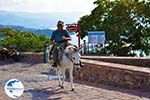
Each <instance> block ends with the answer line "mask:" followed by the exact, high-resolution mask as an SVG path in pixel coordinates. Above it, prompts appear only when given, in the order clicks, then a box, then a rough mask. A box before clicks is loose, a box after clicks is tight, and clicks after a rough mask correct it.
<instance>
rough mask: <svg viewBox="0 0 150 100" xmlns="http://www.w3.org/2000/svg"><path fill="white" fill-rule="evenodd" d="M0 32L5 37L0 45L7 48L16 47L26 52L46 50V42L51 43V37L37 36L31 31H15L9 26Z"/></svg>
mask: <svg viewBox="0 0 150 100" xmlns="http://www.w3.org/2000/svg"><path fill="white" fill-rule="evenodd" d="M0 34H3V35H4V36H5V38H4V39H3V40H1V41H0V45H2V46H3V47H7V48H10V49H11V48H16V49H17V50H19V51H25V52H40V51H44V49H45V44H49V39H48V38H47V37H46V36H45V35H39V36H36V35H35V34H34V33H31V32H22V31H14V30H12V29H9V28H4V29H0Z"/></svg>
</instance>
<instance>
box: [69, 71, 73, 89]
mask: <svg viewBox="0 0 150 100" xmlns="http://www.w3.org/2000/svg"><path fill="white" fill-rule="evenodd" d="M69 75H70V83H71V89H72V91H74V85H73V68H70V69H69Z"/></svg>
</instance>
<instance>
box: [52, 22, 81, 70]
mask: <svg viewBox="0 0 150 100" xmlns="http://www.w3.org/2000/svg"><path fill="white" fill-rule="evenodd" d="M63 27H64V22H63V21H58V22H57V30H55V31H54V32H53V33H52V36H51V41H52V43H53V47H52V49H51V50H50V59H51V55H53V64H52V67H57V64H59V59H58V58H59V57H58V56H60V55H59V54H58V52H59V51H58V50H60V49H61V51H63V50H64V49H65V48H66V47H67V46H68V45H72V44H70V43H68V41H70V40H71V37H70V36H69V34H68V32H67V31H66V30H64V29H63ZM80 66H81V67H83V65H82V64H81V61H80Z"/></svg>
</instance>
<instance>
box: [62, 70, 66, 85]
mask: <svg viewBox="0 0 150 100" xmlns="http://www.w3.org/2000/svg"><path fill="white" fill-rule="evenodd" d="M62 76H63V77H62V87H61V88H64V81H65V79H66V76H65V69H64V70H63V72H62Z"/></svg>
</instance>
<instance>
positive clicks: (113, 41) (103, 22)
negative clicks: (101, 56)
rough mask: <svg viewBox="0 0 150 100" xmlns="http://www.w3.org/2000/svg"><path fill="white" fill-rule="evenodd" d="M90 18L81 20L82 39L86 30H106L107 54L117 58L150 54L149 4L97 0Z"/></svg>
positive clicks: (143, 0)
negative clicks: (138, 53) (136, 54)
mask: <svg viewBox="0 0 150 100" xmlns="http://www.w3.org/2000/svg"><path fill="white" fill-rule="evenodd" d="M94 4H96V5H97V7H96V8H95V9H93V10H92V12H91V14H90V15H86V16H83V17H82V18H81V19H80V24H81V37H82V38H83V37H84V36H86V35H87V31H101V30H104V31H106V38H107V43H108V44H109V46H108V47H106V48H105V51H109V53H110V54H114V55H117V56H134V55H135V52H133V51H139V52H140V56H143V54H146V55H149V54H150V1H148V0H115V1H113V0H97V1H96V2H94Z"/></svg>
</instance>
